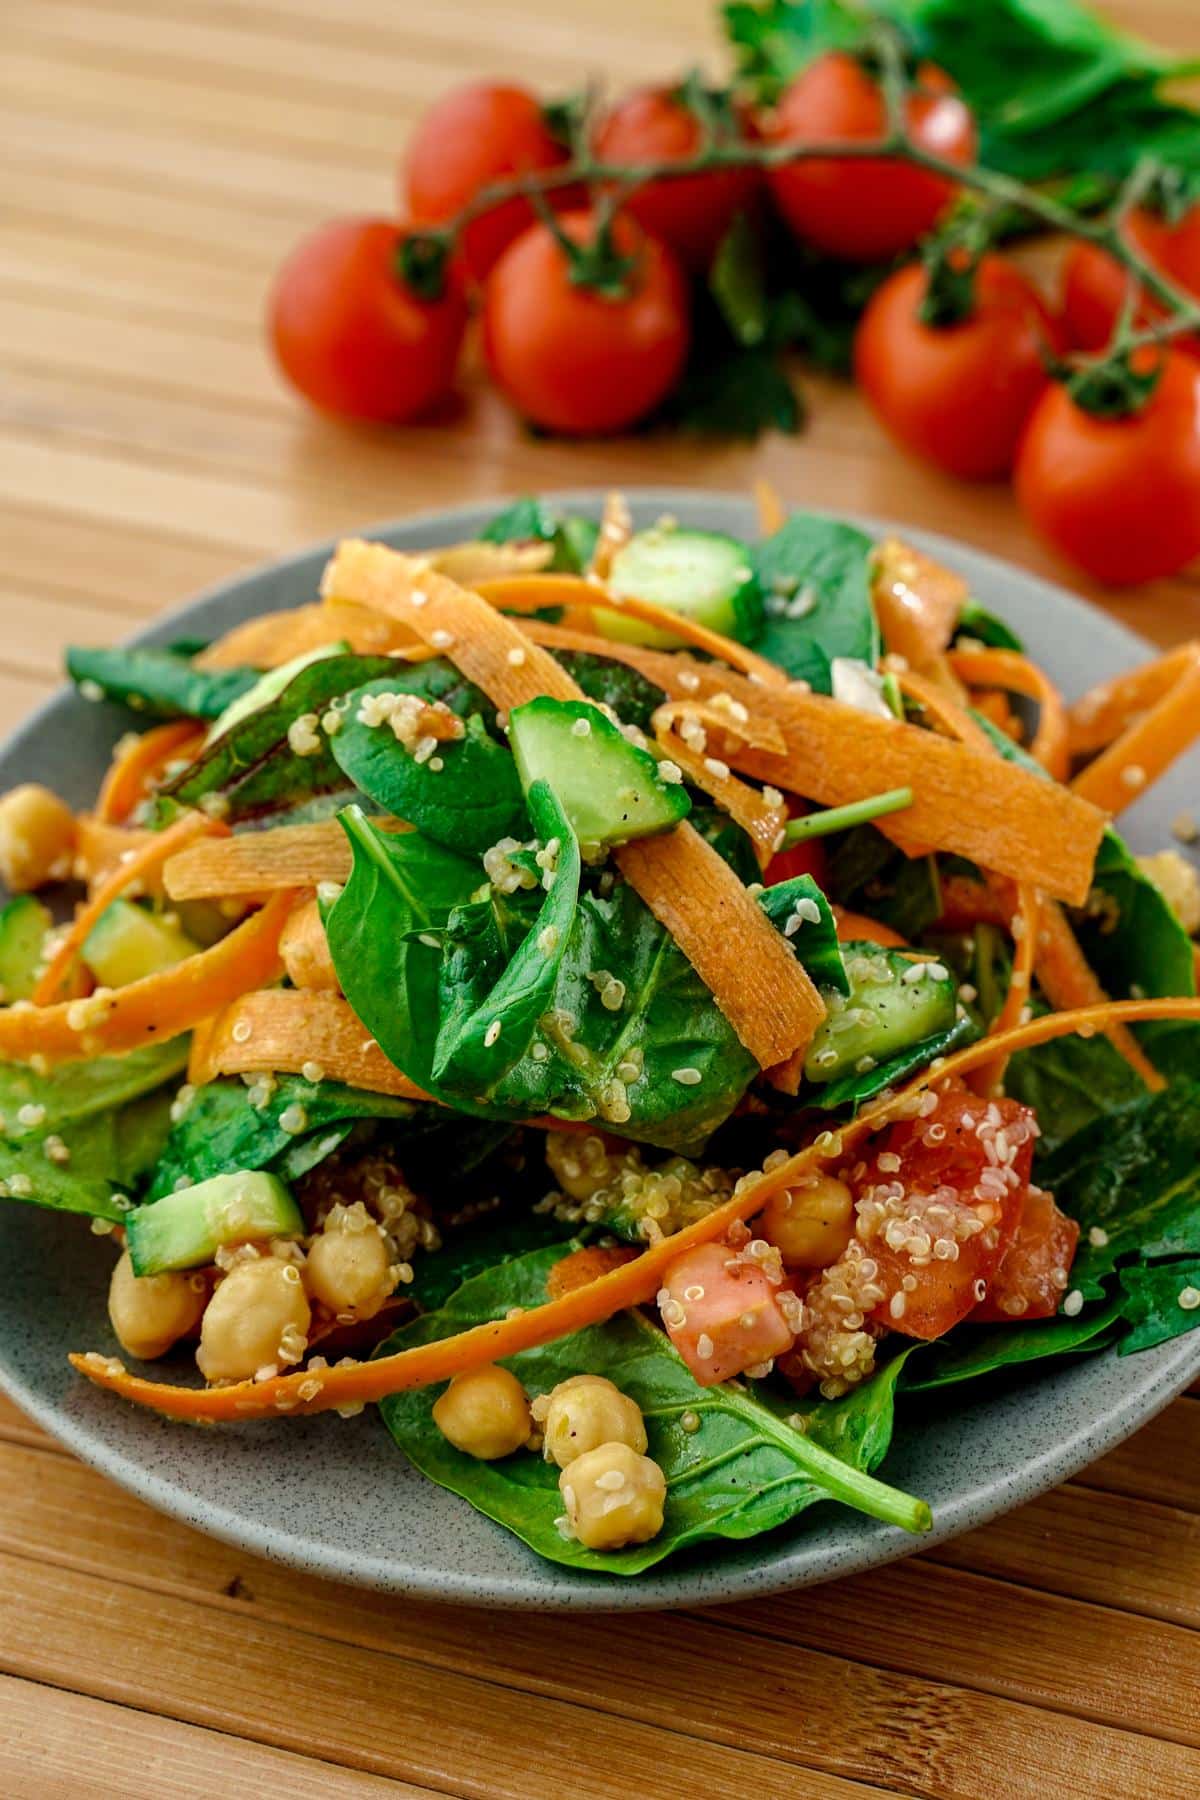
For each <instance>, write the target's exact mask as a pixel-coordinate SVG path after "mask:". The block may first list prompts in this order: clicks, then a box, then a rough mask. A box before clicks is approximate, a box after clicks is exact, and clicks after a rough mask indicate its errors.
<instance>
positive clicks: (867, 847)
mask: <svg viewBox="0 0 1200 1800" xmlns="http://www.w3.org/2000/svg"><path fill="white" fill-rule="evenodd" d="M827 857H828V865H829V891H830V894H831V895H832V896H833V898H834V899H835V900H836V901H837V902H838V903H839V905H841V906H845V907H847V908H848V909H849V910H850V911H851V912H862V913H866V914H867V916H868V917H869V918H872V919H878V921H879V923H880V924H881V925H890V926H891V928H892V930H893V931H895V932H898V933H899V935H900V936H901V937H902V938H904V940H905V942H906V943H910V944H917V943H920V941H921V939H922V937H923V935H924V933H925V932H926V931H927V930H928V928H929V927H930V925H932V924H933V921H934V920H935V919H936V918H937V917H938V916H939V914H940V913H941V910H942V886H941V881H940V878H939V876H938V865H937V858H936V857H934V856H915V857H908V856H905V855H904V854H903V852H902V851H900V850H897V849H896V847H895V845H894V844H892V843H890V842H889V841H888V839H887V838H885V837H884V835H883V833H882V832H881V831H877V830H876V828H875V826H874V825H857V826H855V827H854V829H853V830H852V831H841V832H838V834H837V835H836V837H832V838H830V839H829V840H828V844H827Z"/></svg>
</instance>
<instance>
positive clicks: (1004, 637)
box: [958, 600, 1025, 650]
mask: <svg viewBox="0 0 1200 1800" xmlns="http://www.w3.org/2000/svg"><path fill="white" fill-rule="evenodd" d="M958 633H959V635H960V636H962V637H968V638H974V639H975V641H976V643H979V644H987V645H988V647H989V648H990V649H993V650H1024V648H1025V646H1024V644H1023V643H1022V642H1021V640H1020V638H1019V637H1018V636H1017V634H1016V632H1015V631H1013V630H1012V628H1011V627H1010V626H1009V625H1007V624H1006V623H1005V622H1004V620H1003V619H1000V618H997V616H996V614H995V613H992V612H988V610H987V608H986V607H984V606H980V604H979V602H978V600H968V601H967V602H966V605H965V606H964V607H963V609H962V611H961V612H960V613H959V615H958Z"/></svg>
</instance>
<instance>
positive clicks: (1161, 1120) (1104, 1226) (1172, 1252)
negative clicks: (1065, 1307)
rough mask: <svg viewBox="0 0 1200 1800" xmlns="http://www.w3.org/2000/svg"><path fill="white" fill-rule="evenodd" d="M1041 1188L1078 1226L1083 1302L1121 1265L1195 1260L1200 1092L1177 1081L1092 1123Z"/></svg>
mask: <svg viewBox="0 0 1200 1800" xmlns="http://www.w3.org/2000/svg"><path fill="white" fill-rule="evenodd" d="M1039 1180H1040V1181H1041V1182H1042V1184H1043V1185H1044V1186H1046V1187H1050V1188H1052V1189H1053V1190H1054V1194H1055V1197H1056V1199H1057V1201H1058V1204H1059V1205H1060V1206H1061V1207H1062V1209H1063V1211H1064V1212H1067V1213H1069V1214H1070V1215H1071V1217H1072V1218H1074V1219H1077V1220H1078V1221H1079V1224H1080V1227H1081V1235H1080V1239H1079V1248H1078V1250H1077V1252H1076V1255H1075V1262H1074V1264H1073V1266H1072V1270H1071V1284H1072V1286H1073V1287H1076V1288H1078V1289H1079V1290H1080V1292H1081V1293H1082V1294H1083V1295H1084V1296H1085V1298H1087V1299H1096V1298H1098V1297H1099V1295H1100V1294H1101V1293H1102V1292H1103V1287H1102V1285H1101V1284H1102V1281H1103V1278H1104V1277H1105V1276H1107V1275H1109V1274H1111V1272H1112V1271H1113V1269H1115V1268H1116V1266H1117V1264H1118V1262H1120V1261H1123V1260H1124V1259H1125V1258H1127V1257H1132V1256H1137V1257H1141V1258H1144V1259H1147V1260H1156V1259H1158V1258H1160V1257H1168V1256H1182V1255H1190V1254H1196V1253H1200V1086H1198V1085H1197V1084H1196V1083H1195V1082H1184V1081H1181V1082H1178V1083H1176V1084H1175V1085H1174V1086H1172V1087H1169V1088H1167V1089H1165V1090H1164V1091H1163V1092H1162V1093H1158V1094H1147V1095H1146V1096H1144V1098H1143V1099H1142V1100H1140V1101H1138V1102H1137V1103H1136V1104H1135V1105H1132V1106H1127V1107H1126V1108H1125V1110H1124V1111H1123V1112H1122V1113H1120V1114H1119V1115H1118V1116H1117V1117H1116V1118H1115V1119H1114V1118H1112V1117H1111V1116H1109V1117H1102V1118H1099V1119H1097V1120H1096V1121H1095V1122H1094V1123H1093V1124H1091V1125H1088V1126H1087V1127H1085V1129H1084V1130H1083V1131H1081V1132H1079V1133H1078V1134H1077V1135H1076V1136H1075V1137H1073V1138H1070V1139H1068V1141H1067V1142H1066V1143H1065V1144H1064V1145H1062V1147H1061V1148H1060V1149H1059V1150H1057V1151H1056V1152H1055V1154H1054V1155H1053V1156H1051V1157H1048V1158H1047V1159H1046V1161H1045V1163H1044V1165H1042V1167H1041V1168H1040V1169H1039Z"/></svg>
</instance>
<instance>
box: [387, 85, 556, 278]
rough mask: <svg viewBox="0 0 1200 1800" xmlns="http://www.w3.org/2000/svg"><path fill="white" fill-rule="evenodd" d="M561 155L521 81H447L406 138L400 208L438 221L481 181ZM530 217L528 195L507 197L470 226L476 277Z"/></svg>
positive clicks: (470, 262) (467, 251) (467, 239)
mask: <svg viewBox="0 0 1200 1800" xmlns="http://www.w3.org/2000/svg"><path fill="white" fill-rule="evenodd" d="M566 156H567V153H566V150H565V149H564V148H563V146H562V145H561V144H560V143H559V142H558V140H557V139H556V138H555V137H554V135H553V134H552V132H551V131H550V128H549V126H548V125H547V124H546V120H545V117H544V115H543V113H542V109H541V107H540V105H539V104H538V102H537V100H536V99H535V97H534V96H533V95H532V94H531V93H528V92H527V91H526V89H525V88H521V87H509V86H505V85H504V84H503V83H500V82H493V81H478V82H472V83H469V84H468V85H467V86H465V87H458V88H452V89H451V90H450V92H449V93H448V94H443V95H442V97H441V99H440V100H437V101H435V103H434V104H433V105H432V106H431V107H430V109H429V111H428V112H427V113H426V114H425V115H424V117H423V118H422V119H421V121H420V123H419V125H418V126H417V129H416V130H415V132H414V133H413V135H412V138H411V139H410V141H409V145H408V151H407V154H406V156H405V160H404V165H403V167H402V169H401V171H400V189H401V196H400V198H401V210H402V211H404V212H407V213H408V214H409V215H410V216H411V218H412V219H413V220H414V221H416V222H417V223H419V224H422V225H440V224H442V223H443V222H444V221H445V220H447V219H450V218H453V217H454V215H455V214H456V213H458V212H461V211H462V209H463V207H464V206H466V205H467V203H468V202H469V201H471V200H473V199H474V198H475V196H476V194H477V193H478V192H479V190H480V188H483V187H487V186H488V185H490V183H492V182H495V181H506V180H508V179H510V178H511V177H513V176H517V175H528V174H530V173H532V172H533V171H535V170H540V169H552V168H554V167H555V165H556V164H558V163H561V162H565V161H566ZM533 217H534V214H533V210H532V208H531V207H530V204H529V202H528V200H506V201H504V202H503V204H502V205H500V206H497V207H494V208H492V210H491V211H489V212H486V213H482V214H481V215H480V217H479V218H478V219H475V220H473V221H472V223H471V224H470V225H468V226H467V228H466V230H465V231H464V233H463V237H462V246H461V248H462V255H463V260H464V261H465V263H466V266H467V268H468V269H469V271H470V273H471V274H472V275H473V276H474V277H475V279H476V280H477V281H482V280H483V278H484V276H485V275H486V274H487V272H488V270H489V269H490V268H491V266H492V264H493V263H494V262H495V260H496V258H497V257H498V256H499V255H500V254H501V252H502V251H504V250H506V249H507V248H508V246H509V244H511V243H512V241H513V239H514V238H515V237H516V236H518V234H519V233H520V232H522V231H524V229H525V227H526V226H527V225H528V224H529V223H530V221H531V220H532V218H533Z"/></svg>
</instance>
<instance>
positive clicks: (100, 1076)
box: [0, 1037, 189, 1140]
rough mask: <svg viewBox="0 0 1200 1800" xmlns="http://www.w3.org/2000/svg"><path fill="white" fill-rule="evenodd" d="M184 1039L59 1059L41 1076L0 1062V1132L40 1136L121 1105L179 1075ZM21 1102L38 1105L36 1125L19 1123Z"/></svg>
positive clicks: (183, 1059)
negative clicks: (126, 1051) (122, 1051)
mask: <svg viewBox="0 0 1200 1800" xmlns="http://www.w3.org/2000/svg"><path fill="white" fill-rule="evenodd" d="M188 1042H189V1040H188V1039H187V1038H186V1037H178V1038H173V1039H172V1040H171V1041H170V1043H166V1044H150V1045H148V1046H147V1047H146V1048H145V1049H143V1050H131V1051H130V1052H129V1054H128V1055H127V1056H98V1057H95V1058H93V1059H92V1061H90V1062H74V1063H64V1064H63V1065H62V1066H61V1067H60V1068H57V1069H54V1070H52V1071H51V1072H50V1073H49V1074H46V1075H35V1074H34V1072H33V1070H32V1069H30V1068H28V1067H27V1066H25V1065H24V1064H22V1063H0V1132H2V1133H3V1134H4V1135H5V1136H6V1137H10V1138H13V1139H14V1140H19V1139H20V1138H22V1137H23V1136H24V1135H25V1134H26V1133H30V1134H36V1135H37V1136H38V1137H39V1138H40V1137H42V1136H44V1135H45V1134H46V1133H47V1132H57V1131H61V1130H62V1128H63V1127H64V1126H65V1125H74V1124H78V1123H80V1122H81V1121H82V1120H84V1119H92V1118H95V1117H97V1116H98V1115H99V1114H102V1113H108V1112H111V1111H113V1110H114V1109H116V1108H117V1107H120V1106H124V1105H125V1104H126V1103H127V1102H128V1101H130V1100H136V1099H138V1098H140V1096H141V1095H143V1094H148V1093H150V1092H152V1091H153V1089H155V1088H157V1087H161V1086H162V1085H163V1083H164V1082H167V1081H170V1080H171V1078H172V1077H173V1076H175V1075H179V1074H181V1073H182V1071H183V1070H184V1069H185V1068H186V1067H187V1059H188ZM23 1106H33V1107H39V1108H41V1117H40V1118H39V1119H38V1121H37V1124H36V1125H34V1126H25V1125H22V1123H21V1121H20V1120H19V1118H18V1117H17V1115H18V1113H19V1111H20V1109H21V1108H22V1107H23Z"/></svg>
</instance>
